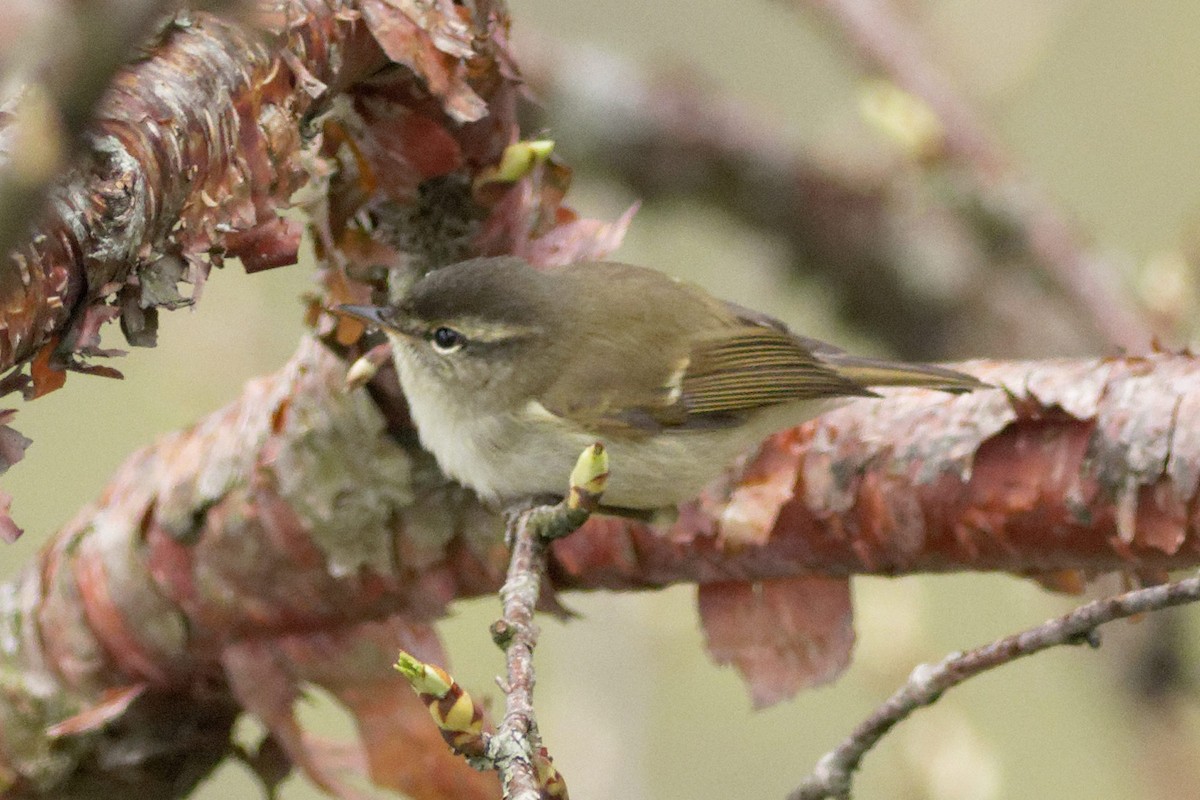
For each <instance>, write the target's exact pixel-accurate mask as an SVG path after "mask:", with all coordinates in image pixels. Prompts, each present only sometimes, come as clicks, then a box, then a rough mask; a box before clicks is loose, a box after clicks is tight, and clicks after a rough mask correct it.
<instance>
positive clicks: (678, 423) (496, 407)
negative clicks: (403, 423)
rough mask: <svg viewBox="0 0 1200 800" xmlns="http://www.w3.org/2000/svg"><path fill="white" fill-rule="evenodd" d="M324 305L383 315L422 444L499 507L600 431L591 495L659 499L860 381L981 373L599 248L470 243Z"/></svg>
mask: <svg viewBox="0 0 1200 800" xmlns="http://www.w3.org/2000/svg"><path fill="white" fill-rule="evenodd" d="M336 310H337V311H339V312H340V313H343V314H347V315H350V316H352V317H355V318H358V319H360V320H362V321H364V322H367V323H369V324H371V325H374V326H378V327H379V328H380V329H382V330H383V331H384V333H385V334H386V335H387V337H388V340H389V341H390V344H391V350H392V355H393V359H394V361H395V364H396V368H397V373H398V376H399V380H400V385H401V388H402V389H403V391H404V395H405V397H406V399H407V401H408V406H409V410H410V413H411V417H412V419H413V422H414V424H415V426H416V429H417V433H418V436H419V438H420V441H421V444H422V446H423V447H424V448H425V449H426V450H428V451H429V452H431V453H432V454H433V456H434V458H435V459H436V461H437V463H438V465H439V467H440V468H441V470H442V471H443V472H444V473H445V474H446V475H448V476H449V477H451V478H453V479H454V480H456V481H458V482H459V483H461V484H463V485H465V486H467V487H469V488H471V489H473V490H474V491H475V492H476V493H477V495H478V496H479V497H480V498H481V499H482V500H484V501H485V502H487V503H489V504H492V505H496V506H500V507H504V506H505V505H507V504H510V503H517V502H521V501H523V500H527V499H531V498H542V497H553V496H555V495H558V496H561V495H562V492H563V487H564V486H565V483H566V477H567V475H568V474H569V473H570V471H571V468H572V466H573V465H574V463H575V461H576V459H577V458H578V456H579V454H580V453H581V452H582V451H583V450H584V448H586V447H588V446H589V445H591V444H593V443H595V442H600V443H601V444H602V445H603V446H604V448H605V449H606V450H607V452H608V457H609V464H610V474H609V477H608V482H607V486H606V488H605V493H604V503H605V505H606V506H607V507H609V508H617V509H625V510H628V511H630V512H634V513H636V512H638V511H647V512H653V511H655V510H661V509H667V508H670V507H672V506H677V505H678V504H680V503H682V502H684V501H686V500H689V499H692V498H694V497H696V496H697V495H699V493H700V492H701V491H702V490H703V488H704V487H705V486H706V485H707V484H708V483H710V482H711V481H712V480H714V479H715V478H716V477H717V476H719V475H720V474H721V473H722V472H723V471H724V470H725V469H727V468H728V466H729V465H730V464H731V463H732V462H733V461H735V460H736V459H737V458H738V456H739V455H741V454H743V453H746V452H747V451H749V450H750V449H751V448H753V447H754V446H755V445H757V444H759V443H761V441H762V440H763V439H765V438H766V437H767V436H769V435H771V434H773V433H775V432H778V431H780V430H783V429H787V428H790V427H793V426H795V425H798V424H800V423H802V422H805V421H807V420H809V419H811V418H813V417H815V416H817V415H819V414H820V413H822V412H824V411H826V410H829V409H830V408H833V407H835V406H837V405H841V404H843V403H845V402H846V401H848V400H849V399H851V398H856V397H872V396H878V395H877V393H876V392H874V391H873V389H875V388H880V387H891V386H913V387H924V388H928V389H936V390H941V391H944V392H952V393H961V392H969V391H973V390H975V389H979V388H982V387H984V386H986V384H984V383H982V382H981V381H979V380H977V379H976V378H974V377H971V376H970V375H966V374H963V373H961V372H957V371H955V370H951V369H947V368H944V367H939V366H934V365H928V364H913V363H903V362H897V361H889V360H883V359H877V358H864V357H859V356H853V355H849V354H847V353H845V352H844V351H842V350H840V349H838V348H836V347H834V346H832V345H829V344H826V343H824V342H821V341H818V340H816V339H811V338H808V337H805V336H801V335H798V334H795V333H793V332H792V331H790V330H789V329H788V328H787V326H786V325H784V324H783V323H782V322H780V321H778V320H776V319H774V318H772V317H770V316H768V315H766V314H762V313H759V312H756V311H753V310H750V309H747V308H743V307H742V306H739V305H736V304H734V303H730V302H726V301H722V300H720V299H717V298H716V297H714V296H712V295H711V294H709V293H708V292H707V291H705V290H704V289H702V288H701V287H699V286H696V285H694V284H691V283H687V282H684V281H681V280H678V279H675V278H672V277H669V276H667V275H666V274H664V273H662V272H659V271H657V270H654V269H650V268H647V267H640V266H634V265H630V264H621V263H616V262H608V261H597V262H576V263H572V264H567V265H564V266H556V267H549V268H534V267H533V266H531V265H530V264H529V263H528V262H526V261H525V260H524V259H522V258H519V257H516V256H493V257H482V258H474V259H470V260H466V261H462V262H458V263H455V264H450V265H447V266H443V267H440V268H437V269H434V270H432V271H430V272H428V273H426V274H425V275H423V276H422V277H420V278H418V279H417V280H416V281H415V282H413V284H412V285H411V287H410V288H409V290H408V291H407V292H406V293H405V294H404V296H403V297H402V298H400V299H399V300H398V301H397V302H394V303H388V304H384V305H342V306H339V307H338V308H337V309H336Z"/></svg>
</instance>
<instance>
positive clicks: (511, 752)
mask: <svg viewBox="0 0 1200 800" xmlns="http://www.w3.org/2000/svg"><path fill="white" fill-rule="evenodd" d="M607 479H608V456H607V455H606V453H605V450H604V447H603V445H601V444H600V443H599V442H597V443H596V444H594V445H592V446H591V447H589V448H587V449H586V450H585V451H584V452H583V454H582V455H580V457H579V460H578V462H577V463H576V465H575V469H574V470H572V472H571V480H570V487H569V490H568V494H567V496H566V498H564V499H563V501H562V502H560V503H557V504H555V505H550V506H536V507H533V508H525V509H522V510H519V511H515V512H513V513H510V514H509V516H508V524H507V536H508V542H509V547H510V548H511V549H512V553H511V555H510V556H509V562H508V575H507V577H506V579H505V581H504V586H503V587H501V589H500V599H501V601H502V602H503V608H504V610H503V616H502V617H501V618H500V619H499V620H498V621H497V622H495V623H494V624H493V625H492V636H493V638H494V639H495V640H496V643H497V644H498V645H500V646H501V647H503V648H504V655H505V662H506V666H507V678H506V680H505V681H504V683H503V684H502V686H501V688H502V689H503V690H504V694H505V710H504V719H503V720H502V721H501V722H500V726H499V727H498V728H497V730H496V732H495V734H493V735H492V736H491V737H489V739H488V744H487V755H488V757H489V758H490V759H491V760H492V761H493V762H494V763H495V765H496V768H497V769H498V770H499V771H500V777H501V779H502V780H503V781H504V797H505V798H506V800H538V799H539V798H544V797H547V796H550V797H556V796H557V797H565V795H566V787H565V785H564V784H563V782H562V779H561V777H559V776H558V774H557V772H556V771H555V770H554V769H553V767H552V765H551V764H550V758H549V756H548V755H547V754H546V751H545V749H544V748H543V747H542V742H541V737H540V736H539V735H538V729H537V718H536V716H535V714H534V709H533V687H534V684H535V683H536V676H535V675H534V670H533V649H534V647H536V646H537V637H538V628H537V625H536V624H535V623H534V621H533V612H534V610H535V609H536V607H537V601H538V597H539V596H540V594H541V585H542V575H543V574H544V573H545V571H546V552H547V549H548V546H549V542H550V541H551V540H553V539H557V538H560V537H562V536H566V535H567V534H569V533H572V532H574V531H575V530H577V529H578V528H579V526H581V525H583V523H584V522H586V521H587V519H588V517H589V516H591V514H592V512H593V511H595V510H596V509H597V508H598V507H599V504H600V496H601V495H602V494H603V492H604V485H605V482H606V481H607Z"/></svg>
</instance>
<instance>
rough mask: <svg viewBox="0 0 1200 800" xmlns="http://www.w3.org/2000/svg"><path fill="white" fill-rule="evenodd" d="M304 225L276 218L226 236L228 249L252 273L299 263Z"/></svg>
mask: <svg viewBox="0 0 1200 800" xmlns="http://www.w3.org/2000/svg"><path fill="white" fill-rule="evenodd" d="M303 235H304V227H303V226H302V225H301V224H300V223H299V222H296V221H295V220H290V219H284V218H283V217H276V218H275V219H272V220H271V221H269V222H264V223H263V224H261V225H256V226H254V227H253V228H250V229H248V230H242V231H233V232H230V233H229V234H227V235H226V236H225V246H226V251H227V252H228V253H229V255H232V256H237V257H238V258H240V259H241V260H242V266H244V267H245V268H246V272H249V273H251V274H253V273H255V272H262V271H263V270H265V269H274V268H275V267H286V266H288V265H289V264H295V263H296V259H297V258H298V254H299V252H300V240H301V238H302V237H303Z"/></svg>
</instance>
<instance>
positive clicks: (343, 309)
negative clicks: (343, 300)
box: [333, 305, 396, 328]
mask: <svg viewBox="0 0 1200 800" xmlns="http://www.w3.org/2000/svg"><path fill="white" fill-rule="evenodd" d="M333 311H334V312H335V313H337V314H345V315H346V316H348V317H354V318H355V319H359V320H362V321H363V322H366V323H369V324H371V325H374V326H376V327H379V328H395V327H396V326H395V324H393V323H392V322H390V321H389V320H388V319H387V317H386V316H384V313H385V309H384V308H383V307H382V306H351V305H341V306H337V307H336V308H334V309H333Z"/></svg>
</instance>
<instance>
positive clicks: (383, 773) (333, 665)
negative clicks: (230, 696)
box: [223, 617, 500, 800]
mask: <svg viewBox="0 0 1200 800" xmlns="http://www.w3.org/2000/svg"><path fill="white" fill-rule="evenodd" d="M400 649H404V650H407V651H409V652H412V653H414V654H417V655H418V657H419V658H421V659H422V660H424V661H429V662H432V663H445V654H444V653H443V652H442V649H441V645H440V644H439V642H438V641H437V637H436V634H435V633H434V632H433V629H432V628H430V627H429V626H427V625H423V624H418V623H411V622H407V621H405V620H403V619H401V618H399V617H393V618H391V619H389V620H387V621H383V622H365V623H362V624H359V625H356V626H353V627H350V628H342V629H337V630H332V631H320V632H314V633H311V634H307V635H296V636H281V637H279V638H277V639H274V640H255V641H251V642H241V643H237V644H235V645H232V646H230V647H229V648H227V652H226V654H225V657H224V658H223V662H224V664H225V667H226V671H227V674H228V675H229V677H230V682H231V685H232V686H233V689H234V692H235V694H236V695H237V697H238V698H239V699H240V700H241V701H242V702H243V703H245V704H246V707H247V709H249V710H250V711H252V712H253V713H255V714H256V715H258V716H259V718H260V719H262V720H263V722H264V724H265V725H266V726H267V728H268V730H269V731H270V732H271V734H272V735H273V736H274V737H275V738H276V739H277V740H278V742H279V743H280V745H281V746H282V747H283V749H284V751H285V752H286V753H287V754H288V756H289V757H290V758H291V759H292V760H293V762H294V763H296V764H297V766H299V767H301V768H302V769H303V770H304V771H305V772H306V773H307V774H308V775H309V776H310V777H311V778H312V779H313V780H314V781H315V782H317V783H318V784H319V785H320V786H322V787H323V788H325V789H326V790H327V791H330V792H332V793H334V794H336V795H338V796H341V797H354V796H355V792H354V790H353V789H352V788H351V787H350V786H349V784H348V783H346V782H345V781H344V780H342V778H341V777H340V776H339V772H344V771H345V770H346V767H347V763H346V759H345V757H344V755H342V754H340V753H338V752H337V751H333V750H330V749H329V748H328V747H327V746H323V745H322V744H321V743H319V742H316V741H315V740H313V739H312V738H311V737H310V736H308V735H307V734H306V733H305V732H304V731H303V730H302V729H301V728H300V725H299V723H298V722H297V720H296V718H295V715H294V713H293V705H294V703H295V700H296V698H297V696H298V694H297V693H298V689H299V686H300V683H301V682H302V681H307V682H310V683H313V684H316V685H318V686H321V687H322V688H324V689H326V690H327V691H328V692H330V694H332V695H333V696H334V697H335V698H337V700H338V701H339V702H341V703H342V705H343V706H344V707H345V708H346V709H347V710H348V711H349V712H350V713H351V714H352V715H353V716H354V718H355V720H356V722H357V727H358V734H359V742H358V744H359V745H360V747H361V759H362V761H363V764H362V765H360V766H365V768H366V770H367V771H368V772H369V774H370V777H371V779H372V781H374V782H375V784H376V785H378V786H383V787H387V788H391V789H396V790H398V791H401V792H403V793H404V794H406V795H408V796H410V797H413V798H415V800H449V799H450V798H461V799H462V800H485V798H486V800H494V798H496V797H498V796H499V794H500V789H499V784H498V783H497V781H496V779H495V777H494V775H492V774H484V773H479V772H475V771H474V770H472V769H471V768H470V767H469V766H467V763H466V762H465V761H463V760H462V759H461V758H459V757H458V756H455V755H454V754H453V753H451V752H450V750H449V748H448V747H447V746H446V743H445V742H444V741H443V739H442V736H441V733H440V732H439V731H438V728H437V726H436V725H435V724H434V722H433V720H432V719H431V718H430V716H429V711H428V709H427V708H426V707H425V705H424V704H423V703H422V702H421V700H420V699H419V698H418V697H417V696H416V695H414V694H413V693H412V691H411V689H409V687H408V685H407V683H406V682H405V680H404V678H403V677H402V676H401V675H400V674H399V673H398V672H396V671H395V670H394V669H392V662H393V661H395V658H396V654H397V652H398V651H399V650H400ZM264 687H269V688H268V689H267V690H264Z"/></svg>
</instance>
